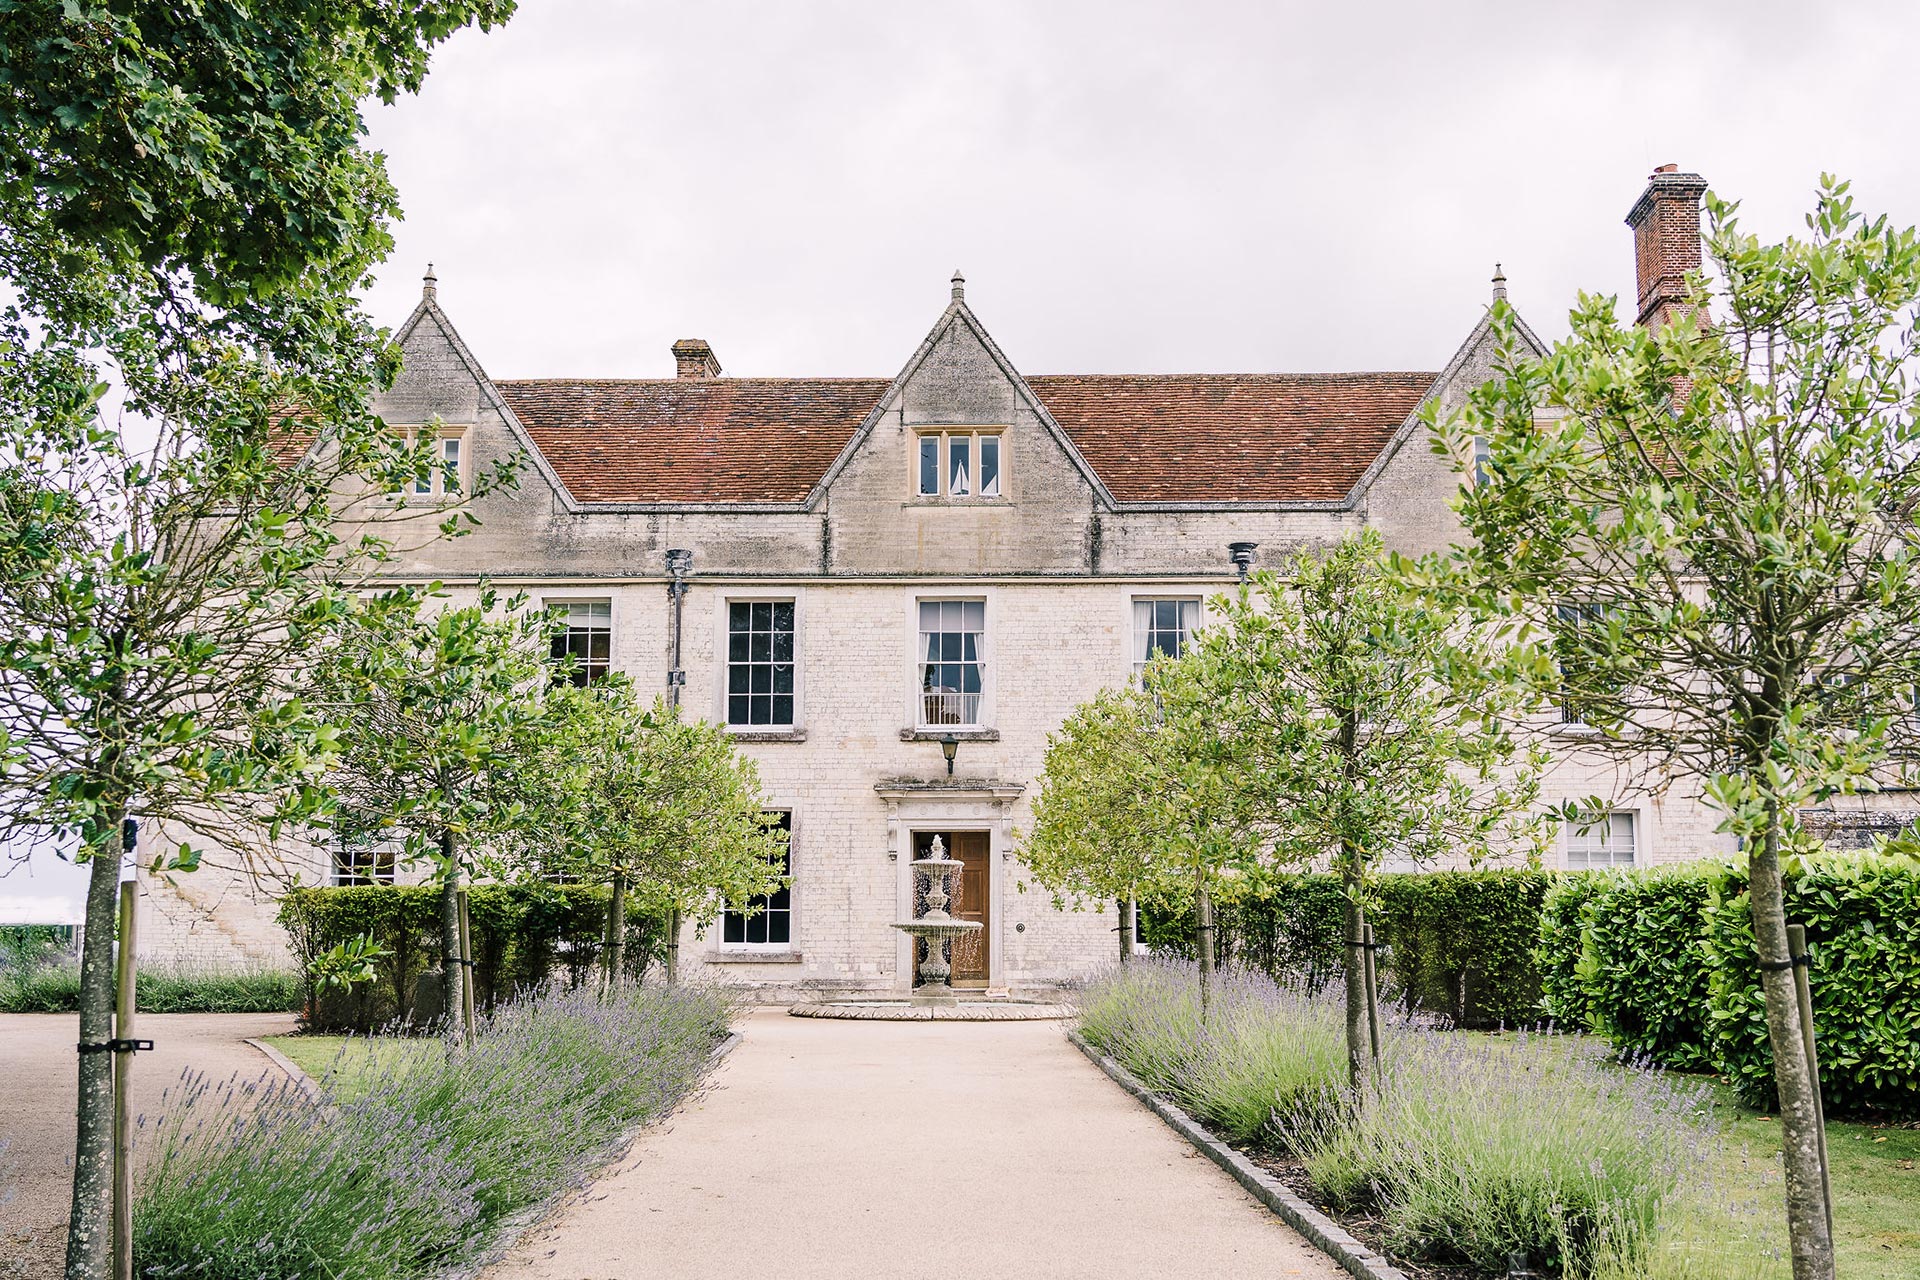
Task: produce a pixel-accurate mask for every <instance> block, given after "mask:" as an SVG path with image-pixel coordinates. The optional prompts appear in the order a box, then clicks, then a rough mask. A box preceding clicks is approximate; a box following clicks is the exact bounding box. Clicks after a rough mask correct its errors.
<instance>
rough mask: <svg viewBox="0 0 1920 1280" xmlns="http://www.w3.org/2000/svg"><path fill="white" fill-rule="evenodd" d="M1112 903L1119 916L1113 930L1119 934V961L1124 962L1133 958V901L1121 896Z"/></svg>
mask: <svg viewBox="0 0 1920 1280" xmlns="http://www.w3.org/2000/svg"><path fill="white" fill-rule="evenodd" d="M1113 905H1114V908H1115V910H1116V911H1117V912H1118V913H1119V917H1120V927H1119V929H1117V930H1116V931H1115V932H1117V933H1118V934H1119V935H1120V963H1121V964H1126V963H1127V962H1128V961H1130V960H1132V959H1133V903H1131V902H1129V901H1127V899H1125V898H1121V899H1120V900H1119V901H1117V902H1115V903H1114V904H1113Z"/></svg>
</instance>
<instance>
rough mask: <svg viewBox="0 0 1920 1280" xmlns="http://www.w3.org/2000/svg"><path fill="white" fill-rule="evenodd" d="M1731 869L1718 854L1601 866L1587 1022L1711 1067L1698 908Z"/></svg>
mask: <svg viewBox="0 0 1920 1280" xmlns="http://www.w3.org/2000/svg"><path fill="white" fill-rule="evenodd" d="M1725 873H1726V872H1725V868H1724V867H1721V866H1718V865H1715V864H1711V863H1708V864H1697V863H1696V864H1692V865H1689V866H1685V867H1676V868H1662V869H1660V870H1656V871H1635V872H1626V873H1619V872H1613V873H1603V874H1605V875H1606V879H1605V882H1604V883H1605V887H1604V888H1603V889H1601V890H1600V891H1599V892H1598V893H1595V894H1594V895H1593V896H1592V897H1591V898H1590V899H1589V900H1588V903H1587V907H1586V911H1585V918H1586V928H1585V931H1584V933H1583V935H1582V938H1581V947H1580V960H1579V963H1578V974H1579V980H1580V983H1581V986H1582V987H1583V989H1584V991H1585V996H1586V1002H1587V1007H1588V1011H1589V1024H1590V1025H1591V1026H1592V1027H1593V1029H1594V1030H1596V1031H1599V1032H1600V1033H1602V1034H1603V1035H1605V1036H1606V1037H1607V1038H1608V1039H1609V1040H1611V1041H1612V1042H1613V1047H1614V1048H1615V1049H1616V1050H1618V1051H1619V1052H1621V1053H1623V1054H1634V1055H1645V1056H1646V1057H1648V1058H1650V1059H1651V1060H1652V1061H1654V1062H1657V1063H1659V1064H1660V1065H1662V1066H1666V1067H1672V1068H1674V1069H1675V1070H1678V1071H1706V1070H1709V1069H1711V1068H1712V1066H1713V1056H1712V1054H1711V1053H1710V1052H1709V1049H1708V1045H1707V1020H1708V1009H1707V964H1706V957H1705V956H1704V955H1703V954H1702V952H1701V950H1700V936H1701V919H1700V913H1701V911H1702V909H1703V908H1704V907H1705V906H1706V903H1707V899H1708V898H1709V896H1711V895H1712V894H1713V892H1714V891H1715V886H1716V884H1717V883H1718V882H1719V880H1720V878H1721V877H1722V876H1724V875H1725Z"/></svg>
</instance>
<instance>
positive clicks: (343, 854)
mask: <svg viewBox="0 0 1920 1280" xmlns="http://www.w3.org/2000/svg"><path fill="white" fill-rule="evenodd" d="M405 851H406V842H405V841H404V840H402V839H401V838H400V837H398V836H397V835H392V834H389V835H373V834H370V835H369V836H368V838H367V839H366V841H364V842H363V843H361V844H359V845H357V846H354V847H349V845H348V842H347V840H346V838H345V835H344V833H343V832H341V831H340V830H339V829H338V828H336V829H334V830H333V831H331V832H329V833H328V839H327V883H328V884H330V885H334V886H356V885H357V886H365V885H390V884H398V883H399V874H398V873H399V867H400V858H401V855H402V854H403V853H404V852H405ZM360 861H364V862H365V863H366V866H367V869H366V870H364V871H357V870H355V869H354V867H355V865H356V863H358V862H360ZM383 863H384V864H385V865H384V870H383V869H382V864H383Z"/></svg>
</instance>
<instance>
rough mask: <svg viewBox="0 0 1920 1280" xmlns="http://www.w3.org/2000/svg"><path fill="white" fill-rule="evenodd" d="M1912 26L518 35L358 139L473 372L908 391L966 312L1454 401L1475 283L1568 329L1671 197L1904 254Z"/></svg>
mask: <svg viewBox="0 0 1920 1280" xmlns="http://www.w3.org/2000/svg"><path fill="white" fill-rule="evenodd" d="M1915 13H1916V7H1915V6H1913V5H1911V4H1894V3H1888V4H1877V3H1869V2H1857V3H1849V2H1841V3H1828V4H1785V3H1770V2H1768V0H1740V2H1739V3H1726V4H1720V3H1701V2H1697V0H1666V2H1665V3H1645V4H1633V3H1602V4H1592V3H1588V4H1577V5H1576V4H1561V3H1551V2H1547V0H1533V2H1532V3H1511V4H1508V3H1499V4H1471V3H1458V2H1456V3H1450V4H1431V3H1419V4H1396V5H1386V4H1348V5H1328V4H1312V5H1305V4H1285V3H1224V2H1219V0H1199V2H1196V0H1186V2H1184V3H1151V4H1148V3H1128V2H1116V0H1098V2H1097V3H1080V2H1078V0H1074V2H1071V3H1067V2H1057V0H1026V2H1024V3H1005V4H981V3H967V2H964V0H942V3H939V4H923V3H903V2H902V0H887V2H884V3H859V4H852V3H841V4H819V3H805V4H802V3H781V4H776V3H739V2H733V0H726V2H721V3H713V2H711V0H709V2H706V3H701V4H685V3H674V4H661V3H653V2H651V0H645V2H643V0H619V2H604V3H602V2H588V0H522V5H521V10H520V13H519V14H518V15H517V16H516V17H515V18H514V19H513V21H512V22H511V23H509V24H508V25H507V26H506V27H505V28H504V29H501V30H498V31H495V32H491V33H487V34H481V33H478V32H468V33H464V34H462V35H461V36H459V37H458V38H456V39H455V40H453V41H452V42H450V43H449V44H448V45H447V46H446V47H445V49H444V50H443V52H442V53H441V54H440V56H439V57H438V58H437V60H436V62H435V66H434V70H433V73H432V75H431V76H430V77H429V79H428V81H427V85H426V88H425V91H424V92H423V93H422V94H421V95H420V96H419V97H417V98H413V99H408V100H405V101H402V102H401V103H399V104H398V105H396V106H394V107H393V108H391V109H382V110H379V111H377V112H376V113H375V114H374V116H373V119H372V131H373V141H374V143H375V144H376V145H377V146H379V147H380V148H381V149H383V150H385V151H386V152H387V154H388V156H389V158H390V163H391V167H392V174H393V178H394V180H395V182H396V183H397V184H398V186H399V189H400V192H401V196H402V199H403V201H404V203H405V206H406V210H407V217H406V221H405V223H404V224H403V225H402V226H400V227H399V228H398V247H397V249H396V252H395V254H394V256H393V259H392V261H391V264H390V265H389V267H388V269H387V270H386V272H385V273H384V274H383V275H382V277H381V279H380V283H379V286H378V288H377V289H376V290H375V291H374V292H373V294H372V296H371V299H370V301H371V304H372V306H373V309H374V311H375V314H376V315H377V316H378V317H379V318H380V319H381V320H382V321H384V322H386V323H390V324H398V323H399V322H400V321H401V320H402V319H404V318H405V316H406V314H407V312H408V311H409V309H410V308H411V307H412V305H413V303H414V301H415V299H416V298H417V297H418V288H419V277H420V275H421V272H422V270H423V269H424V266H425V264H426V263H427V262H428V261H429V260H431V261H432V262H434V263H435V264H436V266H437V268H438V271H439V276H440V297H441V302H442V304H443V306H445V308H446V309H447V311H448V313H449V314H450V315H451V316H452V318H453V319H454V321H455V323H456V324H457V325H458V326H459V328H460V330H461V332H462V333H463V334H464V336H465V337H466V338H467V340H468V342H469V344H470V345H471V346H472V347H473V349H474V351H475V353H476V354H477V355H478V357H479V359H480V361H481V363H482V364H483V365H484V366H485V367H486V368H487V370H488V371H489V372H491V373H493V374H495V375H497V376H502V377H508V376H520V377H525V376H565V375H576V376H599V377H615V376H627V377H660V376H666V375H669V374H671V372H672V361H671V359H670V357H669V356H668V353H667V348H668V346H669V344H670V343H671V342H672V341H673V340H674V339H676V338H682V337H700V338H706V339H708V340H709V341H710V342H712V343H713V345H714V348H715V349H716V351H717V352H718V354H719V356H720V358H721V361H722V363H723V365H724V366H725V367H726V369H727V371H728V372H730V373H736V374H864V375H891V374H893V373H894V372H896V371H897V370H898V369H899V367H900V366H901V365H902V364H903V363H904V362H905V361H906V359H907V357H908V356H909V355H910V354H911V353H912V352H913V350H914V348H915V347H916V346H917V345H918V343H919V341H920V339H921V338H922V337H923V336H924V334H925V332H926V330H927V328H928V327H929V326H930V325H931V324H932V322H933V320H934V319H935V317H936V316H937V315H938V314H939V311H940V309H941V307H942V306H944V305H945V302H946V297H947V283H946V282H947V277H948V276H949V275H950V274H951V273H952V271H953V269H954V268H955V267H956V266H957V267H959V268H961V269H962V270H963V271H964V272H965V273H966V275H967V278H968V282H969V284H968V289H969V292H968V297H969V301H971V302H972V303H973V305H974V308H975V310H976V311H977V312H978V314H979V315H980V317H981V319H982V320H983V321H984V322H985V323H986V325H987V326H988V328H989V329H990V330H991V331H992V332H993V334H994V335H995V337H996V338H998V339H999V341H1000V344H1001V346H1002V347H1003V348H1004V349H1005V350H1006V351H1007V353H1008V355H1009V357H1010V358H1011V359H1012V360H1013V361H1014V363H1015V365H1016V366H1018V367H1020V368H1021V369H1022V370H1024V371H1026V372H1028V373H1066V372H1129V371H1141V372H1176V371H1255V370H1274V371H1282V370H1291V371H1321V370H1341V369H1407V368H1413V369H1421V368H1425V369H1433V368H1438V367H1439V366H1440V365H1441V364H1442V363H1444V361H1445V360H1446V359H1447V357H1448V356H1449V355H1450V354H1451V353H1452V351H1453V349H1454V347H1455V346H1456V345H1457V344H1458V343H1459V342H1460V341H1461V339H1463V338H1464V337H1465V335H1466V333H1467V330H1468V329H1469V328H1470V327H1471V325H1472V324H1473V322H1474V321H1475V320H1476V319H1477V318H1478V315H1479V309H1480V308H1481V306H1482V305H1484V303H1485V301H1486V298H1487V279H1488V277H1489V276H1490V275H1491V274H1492V271H1493V264H1494V262H1495V261H1496V260H1499V261H1502V262H1504V263H1505V264H1506V270H1507V274H1508V276H1509V277H1510V278H1511V280H1512V297H1513V300H1514V302H1515V303H1516V305H1518V306H1519V307H1520V308H1521V309H1522V312H1523V314H1525V315H1526V316H1527V317H1528V319H1529V320H1530V321H1531V322H1532V323H1533V324H1534V325H1535V327H1536V328H1538V329H1540V330H1541V331H1542V332H1543V333H1544V334H1548V335H1553V334H1558V333H1559V332H1561V331H1562V330H1563V328H1564V323H1563V317H1564V315H1565V313H1566V310H1567V307H1568V305H1569V303H1570V301H1571V299H1572V297H1573V294H1574V292H1575V290H1577V289H1580V288H1587V289H1593V290H1600V291H1606V292H1615V293H1620V292H1625V291H1627V290H1629V289H1630V288H1631V285H1632V274H1631V272H1632V246H1631V241H1630V239H1629V235H1628V232H1627V230H1626V228H1625V227H1624V226H1623V225H1622V219H1623V218H1624V216H1625V214H1626V212H1627V210H1628V208H1629V207H1630V206H1631V205H1632V203H1633V201H1634V200H1635V198H1636V197H1637V196H1638V195H1639V193H1640V191H1641V189H1642V187H1643V186H1644V184H1645V179H1646V175H1647V173H1648V172H1649V171H1650V170H1651V169H1652V168H1653V167H1654V166H1655V165H1658V164H1662V163H1666V162H1669V161H1673V162H1677V163H1679V164H1680V166H1681V167H1682V169H1686V170H1693V171H1697V172H1699V173H1702V174H1704V175H1705V176H1706V177H1707V178H1708V180H1709V181H1710V182H1711V183H1712V184H1713V187H1714V189H1715V190H1717V191H1719V192H1720V193H1722V194H1723V195H1728V196H1733V197H1737V198H1739V199H1741V200H1743V201H1744V202H1745V206H1746V210H1747V219H1746V220H1747V222H1748V223H1749V225H1750V226H1751V227H1753V229H1755V230H1758V231H1762V232H1768V233H1773V234H1785V233H1787V232H1789V231H1791V230H1794V229H1796V228H1797V227H1798V225H1799V223H1798V217H1799V215H1800V214H1801V213H1803V212H1804V211H1805V209H1806V208H1807V207H1808V205H1809V203H1810V193H1811V191H1812V189H1813V187H1814V184H1815V181H1816V179H1817V178H1818V176H1819V174H1820V173H1821V171H1822V170H1832V171H1836V172H1839V173H1841V174H1843V175H1846V176H1850V177H1852V178H1854V179H1855V181H1856V187H1857V191H1858V194H1859V196H1860V198H1861V200H1862V202H1863V203H1864V204H1865V205H1866V206H1867V207H1870V208H1873V209H1885V210H1887V211H1889V212H1891V213H1892V214H1893V215H1894V216H1895V217H1896V218H1899V219H1901V220H1902V221H1912V220H1915V219H1916V218H1920V170H1916V166H1915V165H1914V163H1913V160H1912V157H1913V154H1914V152H1913V143H1912V137H1911V130H1912V125H1911V120H1912V114H1913V112H1912V103H1911V100H1910V98H1911V89H1910V84H1911V81H1910V76H1909V72H1910V68H1911V66H1912V62H1913V57H1914V54H1915V52H1916V48H1917V47H1920V46H1917V43H1916V37H1917V36H1920V21H1917V20H1916V16H1915Z"/></svg>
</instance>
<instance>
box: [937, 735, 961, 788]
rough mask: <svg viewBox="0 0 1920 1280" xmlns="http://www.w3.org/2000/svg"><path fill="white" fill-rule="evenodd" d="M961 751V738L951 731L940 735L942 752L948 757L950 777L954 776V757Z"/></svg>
mask: <svg viewBox="0 0 1920 1280" xmlns="http://www.w3.org/2000/svg"><path fill="white" fill-rule="evenodd" d="M959 752H960V739H958V738H956V737H954V736H953V735H952V734H950V733H947V734H942V735H941V737H940V754H941V755H943V756H945V757H946V758H947V776H948V777H949V778H951V777H952V776H953V758H954V756H956V755H958V754H959Z"/></svg>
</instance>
